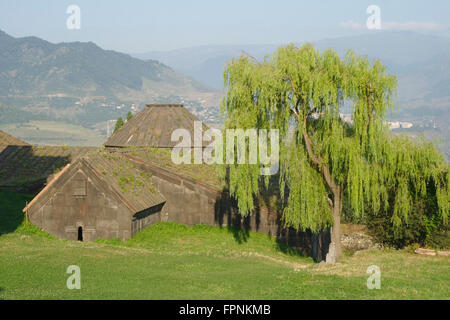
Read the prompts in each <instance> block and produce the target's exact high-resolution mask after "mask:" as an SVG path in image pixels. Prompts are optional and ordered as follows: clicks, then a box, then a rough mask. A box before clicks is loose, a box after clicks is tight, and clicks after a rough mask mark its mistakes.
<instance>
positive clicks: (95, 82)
mask: <svg viewBox="0 0 450 320" xmlns="http://www.w3.org/2000/svg"><path fill="white" fill-rule="evenodd" d="M218 101H219V94H218V92H217V90H215V89H213V88H211V87H208V86H206V85H204V84H202V83H200V82H199V81H197V80H194V79H192V78H190V77H188V76H185V75H183V74H181V73H178V72H176V71H174V70H173V69H172V68H170V67H168V66H166V65H164V64H162V63H160V62H158V61H155V60H146V61H143V60H141V59H136V58H133V57H131V56H130V55H128V54H123V53H119V52H115V51H110V50H103V49H102V48H100V47H98V46H97V45H95V44H94V43H92V42H89V43H81V42H73V43H58V44H53V43H50V42H47V41H45V40H42V39H39V38H36V37H25V38H14V37H11V36H9V35H8V34H6V33H5V32H2V31H0V110H1V112H0V122H5V121H18V120H28V119H30V118H34V119H40V118H45V119H64V120H73V121H75V122H77V121H78V122H81V123H86V122H89V124H92V122H95V121H103V120H106V119H109V118H111V117H116V114H120V113H121V112H122V113H123V110H122V111H117V110H118V109H115V107H116V105H121V104H128V105H130V104H132V103H133V104H137V105H138V104H144V103H158V102H172V103H174V102H182V103H183V102H184V103H186V104H196V105H200V106H203V107H209V106H217V104H218ZM100 104H103V105H105V107H104V108H103V109H101V110H100V109H98V108H99V105H100ZM108 107H111V108H108ZM114 110H115V111H114ZM11 117H12V118H13V119H11ZM92 118H93V119H92ZM116 118H117V117H116Z"/></svg>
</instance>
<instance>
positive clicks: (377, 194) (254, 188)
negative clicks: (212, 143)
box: [221, 45, 449, 232]
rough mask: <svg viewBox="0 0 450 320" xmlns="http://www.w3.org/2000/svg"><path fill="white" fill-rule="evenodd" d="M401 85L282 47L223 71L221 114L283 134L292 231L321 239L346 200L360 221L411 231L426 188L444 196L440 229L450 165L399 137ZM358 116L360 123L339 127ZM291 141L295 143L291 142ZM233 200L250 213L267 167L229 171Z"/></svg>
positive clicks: (380, 69)
mask: <svg viewBox="0 0 450 320" xmlns="http://www.w3.org/2000/svg"><path fill="white" fill-rule="evenodd" d="M396 85H397V79H396V77H395V76H392V75H389V74H387V73H386V68H385V67H384V66H383V65H382V64H381V63H380V61H374V62H371V61H369V59H368V58H367V57H359V56H356V55H355V54H354V53H353V52H352V51H349V52H347V54H346V55H345V57H344V58H343V59H340V58H339V56H338V55H337V53H336V52H334V51H333V50H326V51H324V52H323V53H319V52H318V51H317V50H315V49H314V47H312V46H311V45H304V46H302V47H301V48H296V47H294V46H293V45H289V46H286V47H280V48H279V49H278V50H277V51H276V52H275V53H274V55H273V56H272V57H271V58H266V59H265V60H264V61H262V62H257V61H254V60H252V59H250V58H249V57H247V56H242V57H240V58H238V59H233V60H232V61H231V62H230V63H228V64H227V65H226V68H225V72H224V88H225V93H226V94H225V96H224V99H223V102H222V105H221V111H222V113H223V114H224V115H225V116H226V121H225V127H226V128H242V129H248V128H265V129H267V128H273V129H278V130H279V132H280V144H281V145H280V179H279V185H280V191H281V196H282V199H284V198H286V199H287V201H286V207H285V209H284V212H283V213H284V214H283V219H284V222H285V224H286V225H287V226H291V227H294V228H296V229H303V230H304V229H311V230H312V231H313V232H314V231H318V230H321V229H323V228H326V227H328V226H331V225H332V224H333V219H332V216H331V209H333V208H337V209H338V210H339V211H340V210H341V209H340V208H341V207H342V204H341V202H340V201H341V199H342V198H343V197H344V199H346V200H347V203H348V205H349V208H350V210H349V211H348V212H349V213H350V214H351V215H353V216H354V217H356V218H357V217H362V216H366V215H367V214H368V212H371V213H373V214H374V215H377V214H388V213H390V221H389V224H390V225H391V226H392V227H394V228H396V229H399V228H400V226H401V225H403V224H406V223H408V216H409V215H410V214H411V212H412V210H413V207H414V205H415V204H416V203H417V202H418V201H419V200H420V199H421V198H423V197H424V196H425V194H426V188H425V186H426V183H430V184H432V185H434V187H435V188H436V199H437V200H436V203H437V208H438V210H437V211H436V212H437V214H438V215H439V218H440V221H442V223H443V224H446V223H447V220H448V209H449V206H448V199H449V197H448V165H446V164H445V162H443V160H442V157H441V156H440V155H439V154H438V153H437V152H436V151H435V148H434V146H432V145H425V144H421V145H420V146H417V147H410V146H411V143H410V142H409V141H408V142H406V141H405V140H404V139H405V138H392V137H391V135H390V133H389V131H388V128H387V126H386V124H385V121H384V115H385V113H386V112H387V111H388V110H391V109H392V107H393V103H394V102H393V98H394V94H395V90H396ZM345 104H346V105H349V106H351V107H352V110H353V111H352V116H353V124H352V125H348V124H346V123H344V122H343V121H342V120H341V119H340V115H339V113H340V112H342V111H341V109H342V108H343V106H344V105H345ZM291 132H292V134H291ZM223 173H227V174H228V177H229V183H230V192H231V194H232V195H233V196H235V197H236V198H237V200H238V205H239V209H240V211H241V214H243V215H244V216H245V215H248V214H250V212H251V210H252V208H253V206H254V203H253V201H254V197H255V196H256V195H258V194H259V193H260V192H261V188H262V187H267V183H268V179H265V182H266V183H265V184H261V183H260V182H261V177H260V170H259V163H258V164H256V165H250V164H234V165H229V168H228V170H223Z"/></svg>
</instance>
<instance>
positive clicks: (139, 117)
mask: <svg viewBox="0 0 450 320" xmlns="http://www.w3.org/2000/svg"><path fill="white" fill-rule="evenodd" d="M195 121H200V120H199V119H198V118H197V117H196V116H194V115H193V114H192V113H190V112H189V111H188V110H187V109H186V108H184V107H183V105H180V104H149V105H147V107H146V108H144V110H142V111H141V112H139V113H138V114H136V115H135V116H134V117H133V118H131V119H130V120H129V121H127V122H126V123H125V124H124V125H123V127H122V128H120V129H119V130H118V131H117V132H116V133H114V134H113V135H111V137H109V138H108V140H106V142H105V144H104V145H105V146H106V147H121V148H123V147H132V146H138V147H153V148H172V147H174V146H175V145H177V144H178V142H172V141H171V135H172V132H173V131H174V130H175V129H179V128H183V129H186V130H188V131H189V133H190V135H191V139H192V140H191V145H192V146H194V122H195ZM207 129H208V127H207V126H206V125H204V124H203V131H206V130H207ZM206 145H207V143H204V146H206Z"/></svg>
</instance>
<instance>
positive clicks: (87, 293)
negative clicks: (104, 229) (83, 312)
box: [0, 191, 450, 299]
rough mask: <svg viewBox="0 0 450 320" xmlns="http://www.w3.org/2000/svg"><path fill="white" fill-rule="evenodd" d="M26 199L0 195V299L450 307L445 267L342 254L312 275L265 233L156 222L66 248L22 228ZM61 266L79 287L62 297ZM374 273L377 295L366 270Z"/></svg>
mask: <svg viewBox="0 0 450 320" xmlns="http://www.w3.org/2000/svg"><path fill="white" fill-rule="evenodd" d="M31 198H32V196H31V195H21V194H17V193H13V192H6V191H0V233H1V235H0V299H449V298H450V294H449V292H450V259H449V258H448V257H442V256H436V257H429V256H418V255H415V254H413V253H410V252H409V251H407V250H403V251H394V250H379V251H361V252H358V253H357V254H353V255H350V254H349V253H347V254H346V255H345V257H344V258H343V261H342V263H340V264H337V265H332V266H330V265H326V266H322V267H317V264H315V263H314V262H313V261H312V259H310V258H307V257H301V256H299V255H297V254H295V253H294V252H293V251H292V250H289V249H288V248H285V247H280V246H279V245H278V244H277V242H276V241H275V240H274V239H273V238H269V237H268V236H267V235H263V234H258V233H250V234H249V235H248V236H247V237H245V240H243V238H244V237H242V235H240V234H239V233H236V232H230V231H229V230H227V229H226V228H223V229H221V228H218V227H208V226H194V227H186V226H184V225H181V224H177V223H158V224H155V225H153V226H150V227H148V228H146V229H145V230H143V231H142V232H140V233H138V234H136V235H135V236H134V237H133V238H132V239H131V240H129V241H127V242H120V241H114V240H111V241H97V242H95V243H87V242H85V243H82V242H71V241H66V240H58V239H55V238H53V237H49V236H48V235H47V234H45V233H43V232H41V231H39V230H38V229H37V228H36V227H33V226H30V225H29V224H27V223H26V222H24V221H22V220H23V217H22V215H21V214H20V212H21V208H23V206H24V204H25V201H27V200H30V199H31ZM69 265H78V266H79V267H80V268H81V289H80V290H69V289H67V287H66V281H67V278H68V277H69V274H67V273H66V270H67V267H68V266H69ZM370 265H377V266H379V267H380V269H381V289H379V290H376V289H375V290H369V289H367V286H366V281H367V278H368V276H369V275H368V274H366V269H367V267H368V266H370Z"/></svg>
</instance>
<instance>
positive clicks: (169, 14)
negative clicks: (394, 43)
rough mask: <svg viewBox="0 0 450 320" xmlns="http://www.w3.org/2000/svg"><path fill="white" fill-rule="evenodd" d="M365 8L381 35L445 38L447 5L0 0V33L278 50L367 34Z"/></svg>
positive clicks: (355, 0) (130, 46) (130, 47)
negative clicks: (72, 23)
mask: <svg viewBox="0 0 450 320" xmlns="http://www.w3.org/2000/svg"><path fill="white" fill-rule="evenodd" d="M69 5H78V6H79V7H80V10H81V28H80V29H79V30H69V29H68V28H67V26H66V21H67V19H68V17H69V14H67V13H66V10H67V7H68V6H69ZM369 5H378V6H379V7H380V11H381V21H382V28H383V29H386V30H411V31H416V32H426V33H431V34H436V35H440V36H446V37H450V17H449V13H450V1H448V0H434V1H423V0H421V1H415V0H385V1H380V0H370V1H365V0H339V1H336V0H333V1H331V0H324V1H313V0H309V1H302V0H278V1H275V0H273V1H265V0H225V1H216V0H184V1H182V0H164V1H162V0H159V1H152V0H147V1H144V0H128V1H119V0H109V1H107V0H70V1H66V0H39V1H36V0H0V29H1V30H3V31H5V32H7V33H9V34H11V35H13V36H15V37H22V36H30V35H34V36H38V37H40V38H43V39H46V40H48V41H51V42H69V41H93V42H95V43H97V44H98V45H100V46H101V47H103V48H105V49H113V50H118V51H123V52H146V51H152V50H169V49H176V48H183V47H190V46H198V45H211V44H278V43H288V42H302V41H312V40H320V39H324V38H334V37H340V36H346V35H354V34H361V33H364V32H374V31H371V30H368V29H367V28H366V27H365V26H366V20H367V18H368V14H366V9H367V7H368V6H369Z"/></svg>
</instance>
